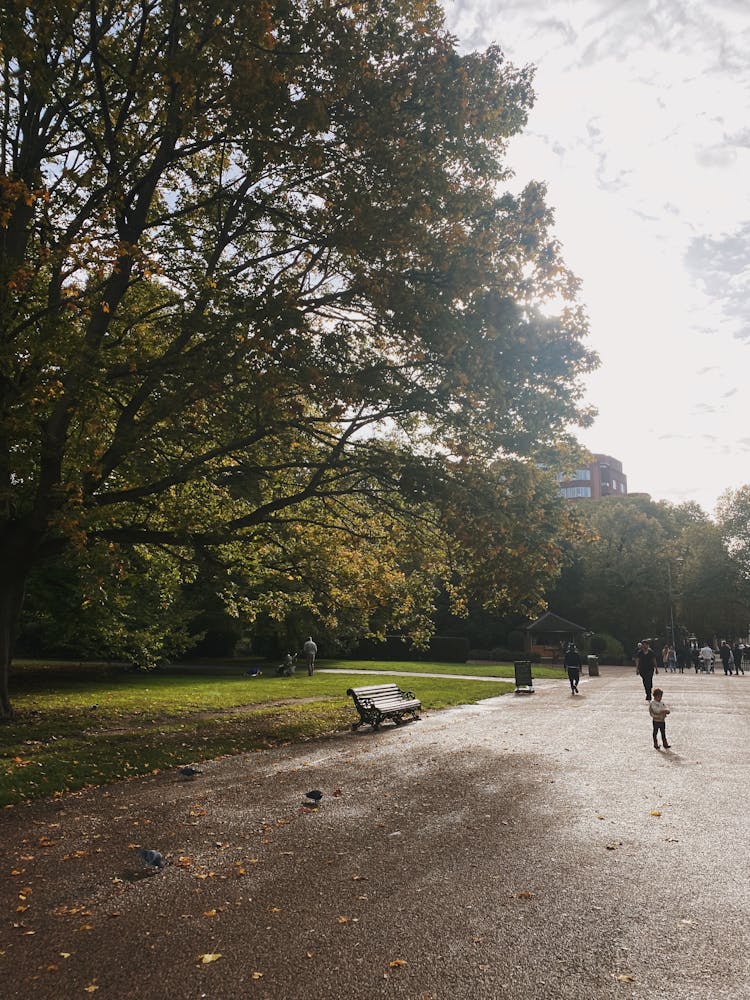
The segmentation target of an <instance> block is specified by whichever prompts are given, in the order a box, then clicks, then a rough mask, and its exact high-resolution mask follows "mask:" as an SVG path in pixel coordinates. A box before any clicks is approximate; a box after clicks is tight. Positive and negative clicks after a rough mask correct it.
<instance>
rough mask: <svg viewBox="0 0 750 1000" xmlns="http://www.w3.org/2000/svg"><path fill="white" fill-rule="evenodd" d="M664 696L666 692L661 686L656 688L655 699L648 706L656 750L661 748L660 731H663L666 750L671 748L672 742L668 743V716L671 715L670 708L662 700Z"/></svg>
mask: <svg viewBox="0 0 750 1000" xmlns="http://www.w3.org/2000/svg"><path fill="white" fill-rule="evenodd" d="M663 696H664V692H663V691H662V689H661V688H654V697H653V701H651V703H650V704H649V706H648V714H649V715H650V716H651V722H652V729H653V733H654V750H658V749H659V741H658V739H657V737H658V735H659V733H661V742H662V746H663V747H664V749H665V750H669V749H670V744H669V743H667V728H666V727H667V716H668V715H669V709H668V708H667V706H666V705H665V704H664V702H663V701H662V700H661V699H662V697H663Z"/></svg>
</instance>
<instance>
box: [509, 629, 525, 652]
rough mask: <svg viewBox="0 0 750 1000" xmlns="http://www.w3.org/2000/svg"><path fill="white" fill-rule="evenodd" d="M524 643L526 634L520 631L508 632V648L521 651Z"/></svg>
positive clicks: (512, 630)
mask: <svg viewBox="0 0 750 1000" xmlns="http://www.w3.org/2000/svg"><path fill="white" fill-rule="evenodd" d="M525 643H526V633H525V632H522V631H521V630H520V629H515V628H514V629H511V631H510V632H508V647H509V648H510V649H514V650H517V651H518V650H522V649H523V647H524V645H525Z"/></svg>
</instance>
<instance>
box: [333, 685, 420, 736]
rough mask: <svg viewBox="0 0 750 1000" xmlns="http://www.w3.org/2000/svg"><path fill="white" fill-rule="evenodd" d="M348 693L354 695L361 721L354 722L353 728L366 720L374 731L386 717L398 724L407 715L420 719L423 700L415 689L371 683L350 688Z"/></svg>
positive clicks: (416, 719) (357, 727) (355, 705)
mask: <svg viewBox="0 0 750 1000" xmlns="http://www.w3.org/2000/svg"><path fill="white" fill-rule="evenodd" d="M346 693H347V694H350V695H351V696H352V698H353V699H354V707H355V708H356V709H357V711H358V712H359V722H353V723H352V729H359V727H360V726H361V725H362V724H363V723H365V722H366V723H367V724H368V725H370V726H372V728H373V732H374V731H375V730H376V729H377V728H378V726H379V725H380V723H381V722H382V721H383V720H384V719H393V721H394V722H395V723H396V725H397V726H400V725H401V723H402V722H404V721H406V719H405V717H406V716H410V717H411V718H412V719H414V720H415V721H418V720H419V710H420V708H421V707H422V702H421V701H419V699H418V698H416V697H415V696H414V692H413V691H402V690H401V688H399V687H398V685H396V684H371V685H370V686H369V687H361V688H349V689H348V690H347V692H346Z"/></svg>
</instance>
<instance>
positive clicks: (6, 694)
mask: <svg viewBox="0 0 750 1000" xmlns="http://www.w3.org/2000/svg"><path fill="white" fill-rule="evenodd" d="M25 589H26V577H25V575H21V574H18V573H14V574H13V576H11V577H9V578H8V579H6V580H2V581H0V721H3V722H7V721H8V720H9V719H12V718H13V715H14V712H13V706H12V705H11V702H10V690H9V684H8V680H9V675H10V665H11V662H12V660H13V644H14V642H15V639H16V630H17V628H18V619H19V617H20V615H21V607H22V606H23V598H24V593H25Z"/></svg>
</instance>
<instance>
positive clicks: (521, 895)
mask: <svg viewBox="0 0 750 1000" xmlns="http://www.w3.org/2000/svg"><path fill="white" fill-rule="evenodd" d="M516 897H517V898H518V899H533V898H534V893H533V892H529V891H528V889H523V890H522V891H521V892H517V893H516Z"/></svg>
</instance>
